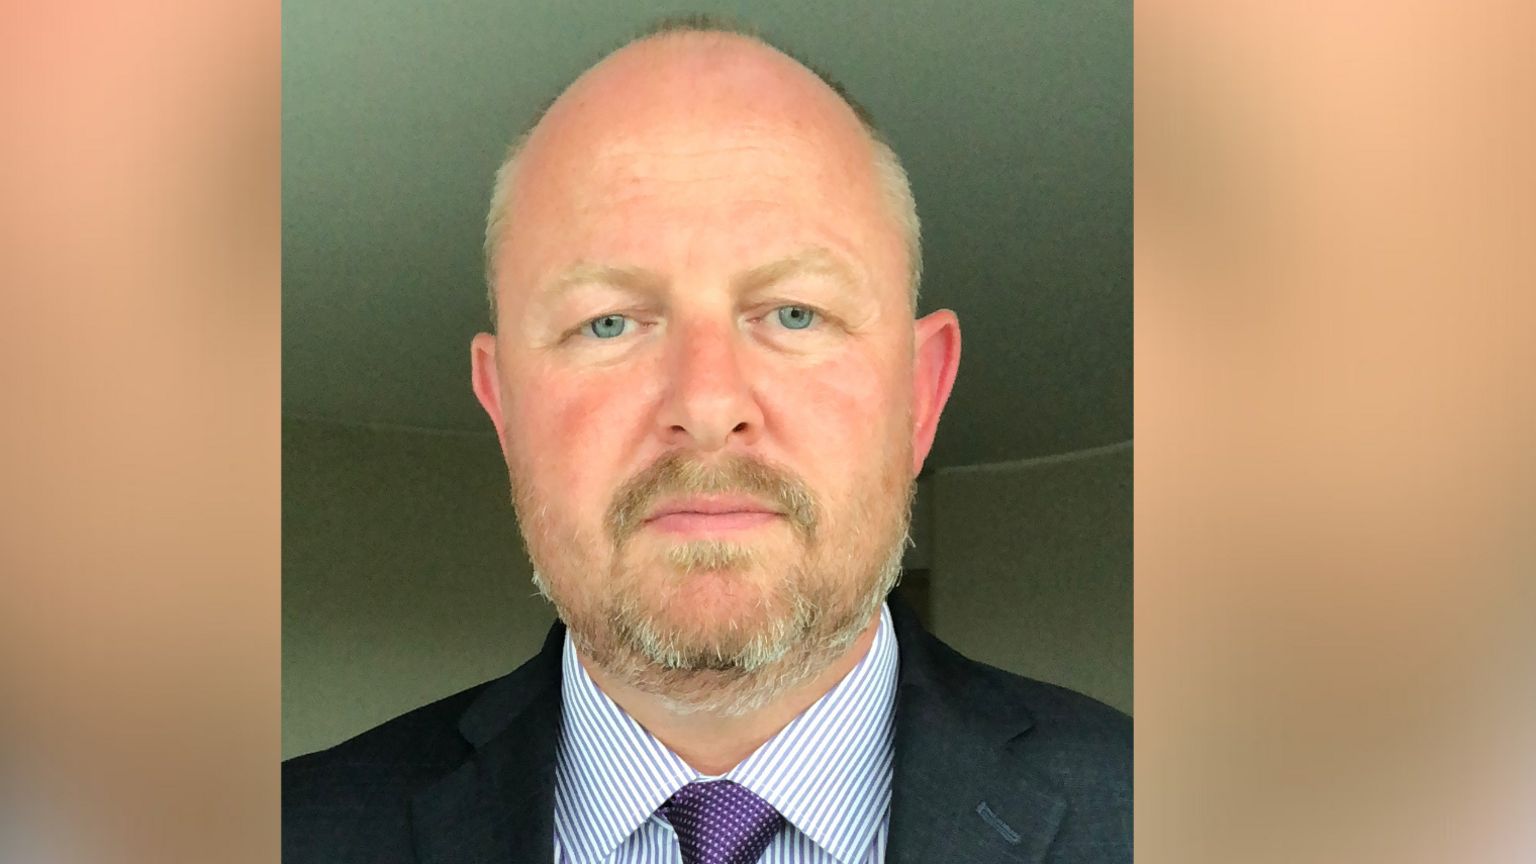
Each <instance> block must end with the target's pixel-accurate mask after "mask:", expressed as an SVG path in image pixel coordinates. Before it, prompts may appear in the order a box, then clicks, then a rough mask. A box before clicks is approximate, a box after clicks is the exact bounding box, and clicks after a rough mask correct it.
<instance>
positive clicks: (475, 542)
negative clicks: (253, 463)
mask: <svg viewBox="0 0 1536 864" xmlns="http://www.w3.org/2000/svg"><path fill="white" fill-rule="evenodd" d="M1130 491H1131V451H1130V448H1129V446H1124V447H1114V448H1106V449H1104V450H1099V451H1092V452H1088V453H1084V454H1077V455H1076V456H1075V457H1073V458H1067V459H1046V460H1033V461H1029V462H1022V463H1014V464H1005V465H997V466H973V467H968V468H958V469H947V470H941V471H937V472H935V473H934V474H933V475H932V476H931V477H930V478H929V479H928V480H927V481H925V483H924V484H923V486H922V489H921V491H920V492H919V495H920V496H921V497H922V498H923V499H924V500H923V505H922V506H921V507H920V508H919V517H920V518H922V519H923V520H924V521H925V523H926V524H925V525H923V526H917V527H916V528H915V530H914V536H915V537H917V538H918V539H919V541H920V542H921V543H923V545H924V546H925V547H927V548H925V549H923V550H920V551H921V552H922V553H923V554H920V555H918V556H917V557H918V558H919V559H921V560H922V561H923V562H924V563H926V564H927V566H928V567H929V568H930V569H931V573H930V578H929V600H930V603H931V623H932V625H933V627H934V629H935V631H936V632H937V633H938V634H939V635H940V636H941V637H942V638H944V639H945V640H946V641H948V642H950V644H952V645H954V646H955V647H957V648H959V649H960V650H962V651H964V652H965V653H967V654H970V655H971V656H973V657H976V658H977V659H980V660H984V661H987V662H990V663H993V664H995V665H998V666H1002V667H1003V668H1006V669H1012V670H1014V671H1018V672H1021V673H1023V674H1026V675H1030V676H1032V677H1036V678H1042V679H1044V680H1048V681H1054V682H1057V683H1060V684H1064V685H1066V686H1069V687H1072V688H1073V689H1077V690H1081V691H1083V692H1085V693H1088V694H1089V695H1092V696H1095V697H1097V698H1099V699H1101V700H1103V701H1105V702H1108V703H1109V704H1111V705H1115V706H1116V707H1119V708H1122V709H1123V710H1126V711H1129V710H1130V708H1131V620H1130V615H1131V557H1130V556H1131V551H1130V547H1131V543H1130V541H1131V496H1130ZM552 620H553V615H552V613H551V611H550V609H549V607H548V605H547V604H545V603H544V601H543V600H542V599H540V598H538V597H537V596H536V595H535V593H534V590H533V587H532V585H531V583H530V581H529V567H528V562H527V559H526V557H525V556H524V553H523V550H522V545H521V542H520V541H519V539H518V536H517V529H516V525H515V524H514V521H513V515H512V508H511V505H510V504H509V503H508V501H507V482H506V469H505V467H504V465H503V464H502V462H501V458H500V454H499V453H498V451H497V448H496V442H495V439H494V438H493V437H491V436H489V435H467V434H452V433H447V434H445V433H441V432H424V431H414V430H405V429H392V428H362V427H351V426H341V425H334V424H329V423H321V422H314V421H308V420H300V419H296V418H285V419H284V421H283V753H284V756H285V757H286V756H293V755H297V754H300V753H305V752H309V751H311V750H315V749H319V748H321V747H325V746H329V745H330V744H334V743H336V742H338V741H341V740H343V739H345V738H347V737H350V736H351V735H354V734H356V733H358V732H361V731H363V730H364V729H367V728H369V727H371V726H374V725H376V724H378V723H380V722H382V721H384V720H386V719H388V718H390V717H393V716H395V715H396V714H399V713H401V712H403V711H406V710H408V709H410V708H413V707H416V706H418V705H423V704H426V703H427V702H430V701H432V700H434V699H437V698H440V697H442V696H447V695H449V694H451V693H454V692H456V691H458V690H461V689H463V688H465V687H468V686H470V685H473V684H475V683H478V682H480V681H483V680H486V679H487V678H491V677H494V676H496V675H499V674H502V673H504V672H507V671H510V670H511V669H513V668H515V667H516V666H517V664H518V663H520V662H521V661H522V660H523V659H524V658H526V657H527V656H528V655H530V654H532V653H533V652H534V651H535V650H537V648H538V646H539V644H540V642H541V640H542V638H543V636H544V634H545V632H546V630H547V629H548V627H549V623H550V622H551V621H552Z"/></svg>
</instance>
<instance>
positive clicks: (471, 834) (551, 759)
mask: <svg viewBox="0 0 1536 864" xmlns="http://www.w3.org/2000/svg"><path fill="white" fill-rule="evenodd" d="M564 637H565V629H564V627H562V626H561V625H560V624H558V623H557V624H556V625H555V626H554V627H553V628H551V630H550V633H549V636H548V638H546V639H545V641H544V647H543V649H542V650H540V652H539V653H538V655H536V656H535V657H534V658H533V659H532V660H530V661H528V662H527V663H525V664H523V666H521V667H519V668H518V669H517V671H515V672H513V673H512V674H511V675H508V676H507V677H505V678H502V679H501V680H499V681H496V682H493V683H492V684H490V685H488V686H487V687H486V688H485V691H484V692H482V693H481V694H480V696H479V697H478V698H477V699H476V700H475V701H474V703H473V704H471V706H470V708H469V710H468V711H466V712H465V713H464V716H463V718H462V719H461V720H460V722H459V731H460V732H461V733H462V734H463V736H464V738H465V740H467V741H468V742H469V743H470V744H471V745H473V746H474V748H475V752H474V754H473V755H471V756H470V758H469V759H467V760H466V761H465V762H464V763H463V764H461V765H460V766H459V767H458V768H457V769H456V770H455V771H454V772H453V773H451V774H449V775H448V776H446V777H444V778H443V779H441V780H439V781H437V782H436V783H434V784H433V785H432V786H430V787H428V788H427V789H425V790H423V791H422V792H421V793H419V794H418V795H417V796H416V797H415V798H414V800H413V802H412V818H413V825H414V828H415V837H416V854H417V858H418V859H419V860H420V861H421V862H422V864H447V862H455V864H512V862H526V861H548V860H550V859H551V858H552V857H553V855H554V836H555V827H554V812H555V759H556V749H557V746H558V743H559V735H560V652H561V649H562V647H563V645H564Z"/></svg>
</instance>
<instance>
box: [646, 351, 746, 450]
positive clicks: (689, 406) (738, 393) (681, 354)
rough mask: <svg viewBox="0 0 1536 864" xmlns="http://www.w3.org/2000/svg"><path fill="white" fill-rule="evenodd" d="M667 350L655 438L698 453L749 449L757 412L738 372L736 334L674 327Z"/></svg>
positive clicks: (741, 368)
mask: <svg viewBox="0 0 1536 864" xmlns="http://www.w3.org/2000/svg"><path fill="white" fill-rule="evenodd" d="M669 335H670V336H671V339H672V341H671V344H669V345H668V346H667V353H668V357H667V363H666V370H667V372H666V374H667V383H666V388H665V393H666V395H665V397H664V398H663V400H662V405H661V409H660V411H659V412H658V416H657V424H658V426H659V427H660V428H659V430H658V431H659V432H660V433H661V435H662V437H663V438H664V439H665V440H666V443H667V444H668V445H669V446H672V447H687V448H690V449H695V450H699V451H712V450H723V449H725V448H726V446H727V445H729V444H732V443H735V444H750V443H752V442H753V441H755V440H756V439H757V437H758V435H759V434H761V431H762V426H763V414H762V408H761V406H760V405H759V404H758V401H757V396H756V394H755V393H754V391H753V387H752V382H751V381H750V380H749V377H748V375H747V374H746V371H747V370H746V369H745V368H744V364H743V361H744V360H745V359H746V358H744V356H743V350H744V347H745V346H744V345H743V344H742V343H743V336H742V334H741V333H740V332H739V331H738V330H737V329H736V327H735V326H734V324H730V323H726V322H694V323H691V324H688V325H685V326H680V327H677V328H675V329H674V330H673V332H672V333H671V334H669Z"/></svg>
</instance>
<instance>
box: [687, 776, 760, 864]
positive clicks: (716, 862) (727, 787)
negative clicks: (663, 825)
mask: <svg viewBox="0 0 1536 864" xmlns="http://www.w3.org/2000/svg"><path fill="white" fill-rule="evenodd" d="M661 815H663V816H665V817H666V818H667V821H668V822H671V823H672V829H673V830H674V831H676V832H677V842H678V845H679V846H681V847H682V850H683V864H753V862H755V861H757V859H758V858H760V857H762V854H763V850H765V849H767V848H768V844H769V843H770V842H772V841H773V837H774V835H775V834H777V833H779V829H780V828H782V827H784V817H783V816H781V815H779V811H777V810H775V809H773V805H772V804H769V803H768V802H767V801H764V800H763V799H761V798H759V797H757V796H756V795H754V794H752V791H751V790H749V789H747V788H746V787H745V786H741V785H739V784H736V783H732V782H731V781H729V780H710V781H707V782H702V783H689V784H688V785H687V786H684V787H683V788H681V789H679V790H677V793H676V794H674V795H673V796H672V797H671V798H668V799H667V801H666V803H665V804H662V805H661Z"/></svg>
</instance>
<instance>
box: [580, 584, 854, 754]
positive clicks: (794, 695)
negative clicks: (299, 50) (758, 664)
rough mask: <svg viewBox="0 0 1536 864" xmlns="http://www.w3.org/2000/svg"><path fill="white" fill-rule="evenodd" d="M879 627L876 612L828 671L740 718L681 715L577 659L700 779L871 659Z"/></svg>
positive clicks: (749, 748)
mask: <svg viewBox="0 0 1536 864" xmlns="http://www.w3.org/2000/svg"><path fill="white" fill-rule="evenodd" d="M879 627H880V612H879V611H878V610H877V611H876V612H875V614H874V616H873V617H872V618H871V619H870V622H869V624H868V625H866V626H865V628H864V630H863V632H862V633H860V634H859V638H857V639H855V640H854V641H853V644H852V645H850V646H848V650H847V651H845V652H843V654H842V656H840V657H838V658H837V659H836V660H834V661H832V663H830V664H829V665H828V666H827V668H825V669H823V670H822V671H821V672H820V673H818V674H816V675H815V676H813V677H811V678H810V679H808V680H807V681H805V682H804V683H802V684H800V685H798V686H796V687H794V688H792V689H790V690H787V691H785V692H784V693H782V694H780V695H779V697H778V698H776V699H774V700H773V701H772V702H770V703H768V704H767V705H764V706H763V707H762V708H759V709H758V710H756V711H752V712H749V713H747V714H742V715H739V716H722V715H719V714H713V713H710V712H705V711H699V712H693V713H687V714H679V713H677V712H676V711H674V710H673V709H672V707H670V706H669V705H668V703H667V702H666V700H664V699H661V698H659V697H657V696H655V695H653V694H650V693H645V692H643V691H641V690H637V689H635V688H634V687H631V686H629V685H627V684H625V683H623V682H621V681H618V680H616V679H614V678H612V677H610V676H608V675H607V674H605V673H604V672H603V671H602V670H600V669H598V668H597V667H596V666H594V665H593V664H591V663H589V662H587V658H586V657H585V656H583V655H582V654H581V652H580V651H578V652H577V655H576V656H577V658H578V659H580V660H581V665H582V668H584V669H586V671H587V674H588V675H589V676H591V678H592V680H593V681H594V682H595V683H596V684H597V686H598V687H599V688H600V689H601V690H602V691H603V692H604V693H605V694H607V696H608V698H610V699H612V700H613V701H614V703H615V704H617V705H618V706H619V707H620V708H623V709H624V712H625V713H627V714H628V715H629V716H630V717H633V718H634V719H635V722H636V723H639V724H640V725H641V726H642V727H644V728H645V730H646V731H647V732H649V733H651V734H652V735H654V736H656V740H658V741H660V742H661V743H662V744H665V745H666V746H667V749H669V750H671V751H672V752H673V753H676V754H677V755H678V756H679V757H681V758H682V760H683V761H684V762H686V763H688V767H690V768H692V769H693V770H695V771H697V772H699V773H700V774H706V775H711V776H718V775H720V774H724V773H725V772H727V771H729V770H731V769H732V768H735V767H736V766H737V765H739V764H741V762H742V760H744V759H746V758H747V757H748V756H751V755H752V754H753V753H754V752H756V751H757V748H759V747H761V746H763V744H764V743H765V742H767V741H768V739H770V738H772V737H773V736H774V735H777V734H778V733H779V731H780V730H782V729H783V728H784V727H785V726H788V725H789V722H790V721H791V720H794V719H795V718H796V717H798V716H800V714H801V713H803V712H804V711H805V709H807V708H809V707H811V705H812V704H814V703H815V702H816V700H817V699H820V698H821V697H822V696H824V695H826V693H827V691H829V690H831V689H832V688H833V687H835V686H837V683H838V682H839V681H841V680H843V678H844V677H846V676H847V675H848V673H849V672H851V671H853V667H855V666H857V665H858V664H859V661H860V660H863V659H864V655H866V654H868V653H869V647H870V646H871V645H872V644H874V641H875V633H876V631H877V630H878V629H879Z"/></svg>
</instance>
